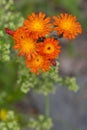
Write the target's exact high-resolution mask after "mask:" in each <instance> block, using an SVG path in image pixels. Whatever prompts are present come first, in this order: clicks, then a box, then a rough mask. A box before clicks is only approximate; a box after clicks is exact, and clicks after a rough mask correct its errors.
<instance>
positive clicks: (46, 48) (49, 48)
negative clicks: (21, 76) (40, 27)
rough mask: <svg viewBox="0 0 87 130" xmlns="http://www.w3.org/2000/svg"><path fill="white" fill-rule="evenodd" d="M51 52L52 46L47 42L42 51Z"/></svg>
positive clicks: (52, 50)
mask: <svg viewBox="0 0 87 130" xmlns="http://www.w3.org/2000/svg"><path fill="white" fill-rule="evenodd" d="M52 52H54V46H53V45H52V44H47V45H46V46H45V47H44V53H47V54H51V53H52Z"/></svg>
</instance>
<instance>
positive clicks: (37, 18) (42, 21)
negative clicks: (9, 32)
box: [24, 12, 51, 38]
mask: <svg viewBox="0 0 87 130" xmlns="http://www.w3.org/2000/svg"><path fill="white" fill-rule="evenodd" d="M24 25H25V29H26V31H28V33H29V34H30V35H31V36H32V37H34V38H38V37H43V36H45V35H46V34H49V33H50V30H51V23H50V17H46V15H45V14H44V13H42V12H39V14H35V13H32V15H29V16H28V20H25V21H24Z"/></svg>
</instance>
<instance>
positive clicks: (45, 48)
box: [39, 38, 60, 59]
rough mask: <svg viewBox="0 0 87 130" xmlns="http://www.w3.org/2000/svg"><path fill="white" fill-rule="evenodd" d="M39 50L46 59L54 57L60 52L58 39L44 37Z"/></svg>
mask: <svg viewBox="0 0 87 130" xmlns="http://www.w3.org/2000/svg"><path fill="white" fill-rule="evenodd" d="M39 51H40V53H41V54H42V55H45V56H46V57H47V58H48V59H54V58H56V57H58V55H59V53H60V46H59V41H58V40H55V39H54V38H46V39H45V40H44V42H43V43H40V46H39Z"/></svg>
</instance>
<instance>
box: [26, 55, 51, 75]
mask: <svg viewBox="0 0 87 130" xmlns="http://www.w3.org/2000/svg"><path fill="white" fill-rule="evenodd" d="M50 66H51V63H50V61H49V60H48V59H47V58H46V57H44V56H42V55H39V54H37V56H36V57H34V58H32V59H31V60H28V59H27V58H26V67H27V68H30V71H31V72H32V73H36V74H39V73H40V71H41V70H42V72H46V71H48V70H49V69H50Z"/></svg>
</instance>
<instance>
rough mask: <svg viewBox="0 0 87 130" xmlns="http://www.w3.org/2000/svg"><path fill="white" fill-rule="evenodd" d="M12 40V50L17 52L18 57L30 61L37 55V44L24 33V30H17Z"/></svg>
mask: <svg viewBox="0 0 87 130" xmlns="http://www.w3.org/2000/svg"><path fill="white" fill-rule="evenodd" d="M13 38H14V40H15V45H14V48H15V49H16V50H19V55H20V56H23V55H26V56H27V58H28V59H29V60H30V59H31V58H32V57H34V56H35V55H36V54H37V50H38V43H37V41H36V40H35V39H32V38H31V37H29V36H28V34H27V33H25V32H24V28H22V27H21V28H18V29H17V30H16V31H15V33H14V35H13Z"/></svg>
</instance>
